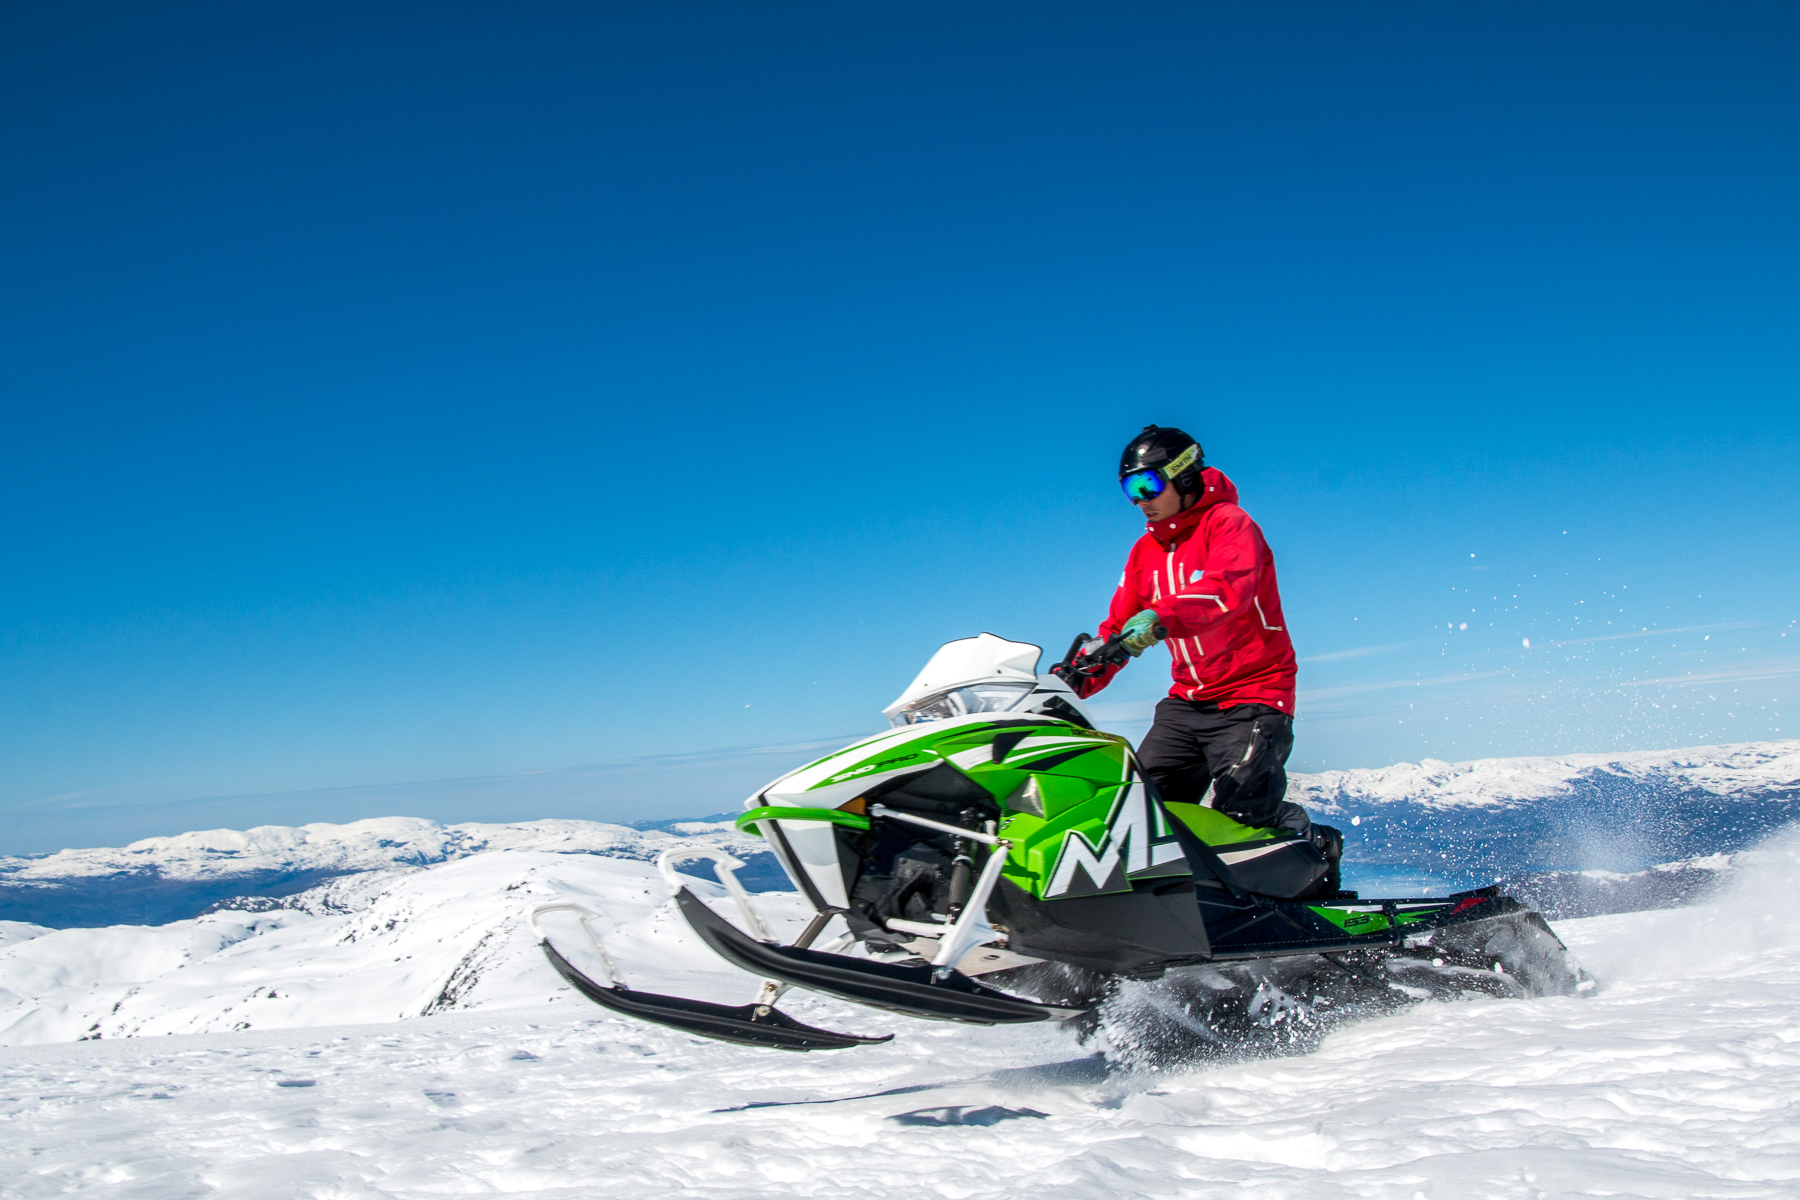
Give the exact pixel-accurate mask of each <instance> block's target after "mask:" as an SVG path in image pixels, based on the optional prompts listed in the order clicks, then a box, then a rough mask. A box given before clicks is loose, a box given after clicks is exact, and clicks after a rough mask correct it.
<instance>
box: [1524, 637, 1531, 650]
mask: <svg viewBox="0 0 1800 1200" xmlns="http://www.w3.org/2000/svg"><path fill="white" fill-rule="evenodd" d="M1525 648H1526V649H1527V650H1529V649H1531V639H1530V638H1526V639H1525Z"/></svg>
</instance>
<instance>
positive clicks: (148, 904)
mask: <svg viewBox="0 0 1800 1200" xmlns="http://www.w3.org/2000/svg"><path fill="white" fill-rule="evenodd" d="M692 843H697V844H704V845H713V846H719V847H721V848H723V849H726V850H729V851H731V852H732V853H733V854H736V855H738V856H739V857H742V858H744V860H745V862H746V863H747V864H748V866H747V868H746V869H745V870H743V871H740V872H739V873H738V878H740V879H742V880H743V881H744V883H745V884H746V885H747V886H749V887H751V888H753V889H758V888H768V887H784V886H786V885H785V882H784V877H783V876H782V874H781V871H780V868H779V867H778V866H776V864H775V859H774V856H773V855H771V854H769V853H768V851H766V850H764V849H763V848H762V843H761V841H760V840H758V839H757V838H753V837H749V836H746V835H744V834H741V833H738V832H737V831H736V830H734V829H733V828H732V827H731V824H730V822H729V821H725V820H722V819H718V818H715V819H712V820H706V821H667V822H654V823H652V824H651V827H650V828H633V827H631V826H627V825H607V824H603V823H601V822H598V821H523V822H518V823H516V824H506V825H486V824H464V825H439V824H438V823H437V822H435V821H426V820H422V819H420V818H417V817H377V818H374V819H372V820H367V821H353V822H351V823H349V824H347V825H326V824H318V825H301V826H298V827H290V826H286V825H261V826H258V827H256V828H254V829H249V830H245V831H242V832H239V831H237V830H232V829H210V830H204V831H201V832H196V833H184V834H179V835H177V836H175V837H158V838H145V839H144V840H143V841H140V842H133V843H132V844H131V845H129V846H124V847H120V848H110V847H106V848H97V849H82V850H61V851H58V852H57V853H55V854H46V855H41V856H37V857H31V858H6V857H0V921H7V920H10V921H24V922H30V923H33V924H37V925H44V926H49V927H51V928H55V929H67V928H75V927H94V926H104V925H162V924H165V923H167V922H169V921H179V920H184V919H186V918H189V917H194V916H198V915H200V914H201V913H203V912H206V911H208V910H210V909H214V908H217V907H218V906H220V905H221V904H222V903H225V902H229V901H235V900H238V899H241V898H243V897H262V898H281V897H285V896H292V895H296V894H298V893H301V892H306V891H308V890H309V889H312V888H316V887H318V886H319V885H320V884H322V883H325V882H327V881H329V880H332V879H335V878H338V877H340V876H344V875H356V874H363V873H366V872H371V871H383V870H391V869H393V868H396V867H426V866H434V865H436V864H439V863H447V862H454V861H457V860H459V859H464V858H470V857H473V856H475V855H478V854H488V853H493V852H496V851H515V852H532V853H548V854H579V855H597V856H600V857H603V858H614V859H626V860H631V861H638V862H649V861H651V860H653V859H655V858H656V856H657V855H658V854H660V853H661V852H662V851H663V850H665V849H667V848H668V847H670V846H675V845H682V844H692ZM686 869H687V870H688V871H689V872H690V873H692V874H695V875H699V876H702V877H704V878H711V877H712V868H711V866H710V864H707V863H704V862H698V863H694V864H691V865H690V866H689V867H688V868H686Z"/></svg>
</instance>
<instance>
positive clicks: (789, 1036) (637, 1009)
mask: <svg viewBox="0 0 1800 1200" xmlns="http://www.w3.org/2000/svg"><path fill="white" fill-rule="evenodd" d="M683 858H710V859H712V860H713V862H714V863H716V864H717V871H718V875H719V878H720V879H721V880H723V881H724V882H725V888H726V890H727V891H728V892H730V893H731V894H732V896H733V898H734V899H736V900H737V902H738V905H739V907H740V908H741V909H742V910H743V912H744V918H745V920H747V921H748V922H749V923H750V927H751V928H752V929H754V930H756V931H757V932H758V933H766V928H765V926H764V925H763V921H762V918H761V916H759V915H758V914H757V911H756V907H755V905H753V904H752V903H751V901H750V897H749V894H748V893H746V892H745V891H744V887H743V885H742V884H741V883H739V882H738V879H737V874H736V872H737V868H739V867H741V866H743V865H744V864H743V863H742V862H740V861H739V860H737V859H735V858H733V857H731V855H729V854H727V853H725V852H724V851H722V850H717V849H714V848H712V847H695V848H692V849H687V848H684V849H681V850H665V851H663V853H662V854H661V855H659V856H658V858H657V862H656V865H657V868H658V869H659V870H661V872H662V874H663V877H664V878H665V879H668V880H670V881H671V883H673V882H674V879H675V871H674V864H675V863H676V862H678V861H680V860H681V859H683ZM676 886H677V887H679V885H676ZM679 891H680V893H681V894H682V895H689V894H690V893H689V892H688V890H687V889H686V888H685V887H679ZM695 903H696V904H699V901H698V900H696V901H695ZM701 907H702V908H705V907H706V906H705V905H701ZM711 911H712V910H711V909H707V912H708V913H711ZM549 912H573V913H576V914H577V915H578V916H579V917H580V922H581V931H582V932H583V933H584V934H586V935H587V940H588V944H589V945H590V946H592V947H593V950H594V955H595V957H596V958H598V959H599V960H600V967H601V969H602V970H603V971H604V972H605V973H606V978H607V982H606V983H604V984H601V983H597V982H595V981H594V980H593V979H591V978H589V977H588V976H587V974H585V973H584V972H583V971H582V970H581V969H580V968H579V967H577V966H575V965H574V964H573V963H571V962H570V961H569V960H568V959H566V958H564V957H563V956H562V954H561V953H560V952H559V951H558V950H557V949H556V947H555V946H552V945H551V944H550V939H549V937H548V936H546V935H545V933H544V931H543V929H542V928H541V927H540V926H539V925H538V917H539V916H541V915H543V914H544V913H549ZM599 916H600V914H599V913H597V912H595V911H594V910H593V909H591V908H589V907H588V906H587V905H585V904H576V903H574V902H572V901H566V900H564V901H558V902H555V903H551V904H540V905H538V906H537V907H536V908H534V909H532V910H531V913H530V917H529V919H530V923H531V929H532V932H534V933H535V934H537V936H538V944H539V945H541V946H542V947H543V949H544V956H545V957H546V958H548V959H549V960H550V965H551V966H552V967H554V968H556V973H557V974H558V975H561V976H562V977H563V978H564V979H566V980H568V982H569V986H571V987H573V988H574V989H575V990H576V991H578V992H580V993H581V994H582V995H583V996H586V997H587V998H588V999H589V1000H592V1001H593V1002H594V1003H595V1004H598V1005H600V1006H601V1007H602V1008H609V1009H611V1010H612V1011H614V1012H616V1013H621V1014H623V1015H625V1016H628V1017H636V1018H637V1019H638V1020H640V1021H649V1022H651V1023H653V1024H656V1025H667V1026H668V1027H669V1028H671V1029H679V1030H681V1031H683V1032H684V1033H694V1034H699V1035H700V1036H701V1037H709V1038H715V1039H717V1040H719V1041H722V1042H735V1043H737V1044H738V1045H740V1046H762V1047H766V1048H769V1049H773V1050H847V1049H849V1048H850V1047H852V1046H874V1045H879V1044H880V1043H882V1042H886V1041H892V1040H893V1037H894V1035H893V1034H891V1033H889V1034H884V1035H882V1036H881V1037H863V1036H862V1035H860V1034H854V1033H835V1032H833V1031H832V1030H829V1029H816V1028H814V1027H813V1026H811V1025H805V1024H802V1023H801V1022H799V1021H796V1020H794V1018H792V1017H790V1016H788V1015H787V1014H786V1013H784V1012H782V1011H781V1010H780V1009H778V1008H776V1007H775V1005H774V1001H775V998H776V997H778V996H779V995H780V994H781V993H782V992H783V991H785V990H786V989H785V988H784V987H782V986H781V985H779V984H776V983H773V982H771V983H765V984H764V985H763V989H762V992H761V993H760V994H759V995H758V996H757V998H756V1000H754V1001H752V1002H751V1003H749V1004H736V1005H732V1004H713V1003H711V1002H709V1001H706V1000H690V999H688V998H687V997H685V996H664V995H661V994H659V993H656V992H640V991H635V990H633V989H632V988H630V987H627V986H626V984H625V981H624V980H623V979H622V978H620V975H619V969H618V968H617V967H616V966H614V965H613V961H612V957H611V956H610V955H608V954H607V953H606V947H605V946H603V945H602V944H601V943H600V937H599V935H598V934H596V933H595V932H594V929H593V926H592V925H590V924H589V923H588V922H589V921H590V920H597V919H598V918H599ZM713 919H714V920H717V921H719V923H720V924H725V922H724V921H722V920H720V919H719V918H718V917H716V916H715V917H714V918H713ZM726 928H730V926H729V925H727V926H726ZM733 932H736V931H735V930H734V931H733ZM816 932H817V930H816V929H811V930H809V933H816Z"/></svg>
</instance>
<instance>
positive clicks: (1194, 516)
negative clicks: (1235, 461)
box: [1144, 467, 1238, 547]
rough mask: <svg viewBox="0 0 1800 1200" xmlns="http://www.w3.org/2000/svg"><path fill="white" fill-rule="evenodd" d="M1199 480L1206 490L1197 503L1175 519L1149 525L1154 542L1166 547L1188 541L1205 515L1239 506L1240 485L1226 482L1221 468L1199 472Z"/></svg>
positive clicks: (1147, 523) (1149, 523)
mask: <svg viewBox="0 0 1800 1200" xmlns="http://www.w3.org/2000/svg"><path fill="white" fill-rule="evenodd" d="M1200 480H1201V482H1202V483H1204V484H1205V485H1206V490H1205V491H1204V492H1202V493H1201V494H1200V498H1199V499H1198V500H1196V501H1194V502H1193V503H1192V504H1190V505H1188V507H1186V508H1184V509H1182V510H1181V511H1180V512H1178V513H1176V514H1175V515H1174V516H1172V517H1165V518H1163V519H1162V520H1160V521H1146V522H1145V523H1144V532H1145V533H1147V534H1149V535H1150V536H1151V537H1153V538H1155V539H1156V540H1157V542H1158V543H1159V544H1160V545H1162V546H1164V547H1167V546H1168V545H1169V544H1170V543H1172V542H1178V541H1180V540H1181V539H1182V538H1184V537H1186V536H1187V535H1188V532H1189V531H1190V530H1192V529H1193V528H1194V526H1195V525H1197V524H1199V523H1200V518H1201V517H1202V516H1204V515H1205V514H1206V510H1207V509H1209V508H1211V507H1212V506H1213V505H1215V504H1236V503H1237V499H1238V490H1237V485H1236V484H1234V483H1232V482H1231V480H1229V479H1227V478H1226V477H1225V472H1223V471H1221V470H1219V468H1217V467H1207V468H1206V469H1205V470H1204V471H1202V472H1200Z"/></svg>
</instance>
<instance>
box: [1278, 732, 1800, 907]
mask: <svg viewBox="0 0 1800 1200" xmlns="http://www.w3.org/2000/svg"><path fill="white" fill-rule="evenodd" d="M1289 778H1290V785H1289V790H1288V795H1289V798H1290V799H1292V800H1295V801H1296V802H1298V803H1300V804H1303V805H1305V806H1306V808H1307V809H1308V811H1310V812H1311V813H1312V814H1313V815H1314V816H1315V817H1317V818H1319V819H1322V820H1324V821H1326V822H1329V823H1331V824H1335V825H1342V826H1343V827H1344V834H1345V842H1344V857H1345V860H1346V861H1347V862H1355V863H1361V864H1365V865H1399V864H1404V865H1407V866H1411V867H1417V868H1422V869H1425V870H1429V871H1433V872H1437V873H1438V874H1439V875H1440V876H1441V877H1443V878H1446V879H1460V880H1463V881H1466V882H1476V881H1487V880H1492V879H1494V878H1497V877H1500V876H1511V875H1519V874H1524V873H1527V872H1542V871H1579V870H1591V869H1596V868H1599V869H1606V870H1614V871H1639V870H1642V869H1644V868H1646V867H1649V866H1652V865H1654V864H1657V863H1666V862H1671V861H1675V860H1682V859H1690V858H1694V857H1697V856H1701V855H1708V854H1720V853H1731V852H1733V851H1737V850H1742V849H1744V848H1746V847H1748V846H1752V845H1755V844H1756V843H1758V842H1760V841H1762V840H1763V839H1765V838H1767V837H1768V836H1769V835H1770V834H1772V833H1774V832H1775V831H1776V830H1777V829H1780V828H1782V827H1783V826H1785V825H1788V824H1790V823H1792V822H1793V821H1795V820H1796V819H1800V740H1795V739H1784V740H1782V741H1773V742H1743V743H1738V744H1736V745H1727V746H1695V747H1688V748H1685V749H1679V750H1646V751H1637V752H1633V753H1625V754H1569V755H1562V756H1559V757H1532V758H1485V759H1478V760H1476V761H1474V762H1465V763H1444V762H1437V761H1435V760H1431V759H1427V760H1426V761H1425V762H1423V763H1418V764H1413V763H1399V764H1396V765H1394V766H1391V767H1377V768H1367V769H1359V770H1352V771H1327V772H1323V773H1321V774H1317V775H1300V774H1296V775H1292V776H1290V777H1289ZM1465 885H1466V883H1465Z"/></svg>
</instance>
